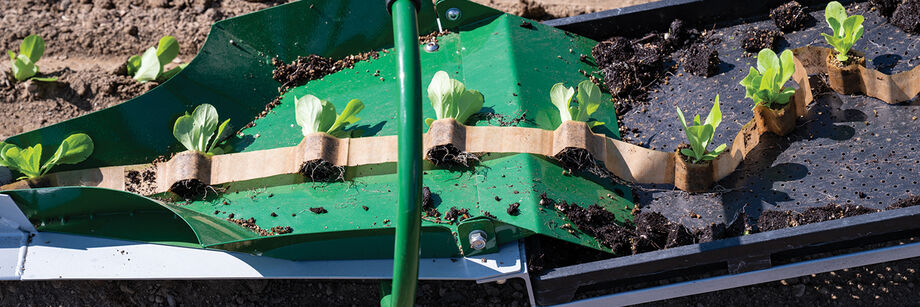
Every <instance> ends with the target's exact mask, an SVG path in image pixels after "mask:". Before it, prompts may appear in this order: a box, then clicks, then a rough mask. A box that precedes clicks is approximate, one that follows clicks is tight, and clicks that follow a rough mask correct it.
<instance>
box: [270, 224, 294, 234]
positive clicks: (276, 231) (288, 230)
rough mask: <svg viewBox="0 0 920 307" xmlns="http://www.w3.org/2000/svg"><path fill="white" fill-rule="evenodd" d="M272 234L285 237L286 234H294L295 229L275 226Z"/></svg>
mask: <svg viewBox="0 0 920 307" xmlns="http://www.w3.org/2000/svg"><path fill="white" fill-rule="evenodd" d="M271 232H272V233H274V234H279V235H283V234H286V233H292V232H294V229H293V228H291V226H275V227H272V229H271Z"/></svg>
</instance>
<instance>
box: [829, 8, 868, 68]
mask: <svg viewBox="0 0 920 307" xmlns="http://www.w3.org/2000/svg"><path fill="white" fill-rule="evenodd" d="M824 19H825V20H827V24H828V25H829V26H830V27H831V30H833V31H834V35H828V34H827V33H821V35H823V36H824V39H825V40H827V43H828V44H830V45H831V46H833V47H834V50H835V51H837V60H838V61H840V63H845V62H846V61H847V59H849V57H848V56H847V52H849V51H850V47H853V44H855V43H856V40H858V39H859V38H860V37H862V35H863V26H862V23H863V20H864V18H863V17H862V15H853V16H849V17H847V10H846V9H844V8H843V5H841V4H840V2H837V1H831V2H830V3H828V4H827V7H826V8H825V9H824Z"/></svg>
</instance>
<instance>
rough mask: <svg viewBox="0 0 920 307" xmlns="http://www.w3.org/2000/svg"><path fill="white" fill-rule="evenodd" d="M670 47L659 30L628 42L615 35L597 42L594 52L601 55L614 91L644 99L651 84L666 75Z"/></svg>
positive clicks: (600, 61)
mask: <svg viewBox="0 0 920 307" xmlns="http://www.w3.org/2000/svg"><path fill="white" fill-rule="evenodd" d="M668 47H669V46H668V45H667V43H666V41H665V40H663V39H661V38H660V37H659V36H658V35H656V34H653V35H650V36H647V37H646V38H642V39H639V40H634V41H628V43H627V41H626V39H625V38H622V37H614V38H611V39H609V40H606V41H604V42H601V43H599V44H597V45H596V46H595V47H594V48H593V49H592V51H591V54H592V55H594V57H595V59H597V62H598V63H597V64H598V69H599V70H600V71H601V72H602V73H603V75H604V84H605V86H606V87H607V88H608V89H609V91H610V94H611V95H613V96H615V97H619V98H633V99H641V98H642V97H643V96H644V92H645V91H646V90H647V89H648V87H649V86H650V85H652V84H653V83H655V82H656V81H658V79H660V78H661V77H662V76H663V75H664V72H665V69H664V60H665V57H666V56H667V54H668V53H669V52H668V51H669V48H668Z"/></svg>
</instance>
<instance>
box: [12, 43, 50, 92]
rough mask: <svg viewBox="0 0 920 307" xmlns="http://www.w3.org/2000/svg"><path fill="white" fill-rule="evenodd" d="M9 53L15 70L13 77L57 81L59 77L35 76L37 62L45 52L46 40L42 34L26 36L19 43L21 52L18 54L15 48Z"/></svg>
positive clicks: (21, 79)
mask: <svg viewBox="0 0 920 307" xmlns="http://www.w3.org/2000/svg"><path fill="white" fill-rule="evenodd" d="M9 54H10V68H12V70H13V78H16V81H25V80H29V79H32V80H36V81H45V82H54V81H57V78H39V77H35V75H36V74H38V65H36V64H35V63H36V62H38V60H39V59H41V58H42V55H44V54H45V40H43V39H42V37H41V36H38V35H35V34H32V35H29V36H26V38H25V39H23V40H22V43H20V44H19V54H18V55H17V54H16V52H14V51H13V50H10V51H9Z"/></svg>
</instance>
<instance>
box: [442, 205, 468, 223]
mask: <svg viewBox="0 0 920 307" xmlns="http://www.w3.org/2000/svg"><path fill="white" fill-rule="evenodd" d="M468 218H470V212H469V210H467V209H457V207H450V210H447V213H445V214H444V220H445V221H447V222H449V223H454V222H457V223H459V222H462V221H463V220H465V219H468Z"/></svg>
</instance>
